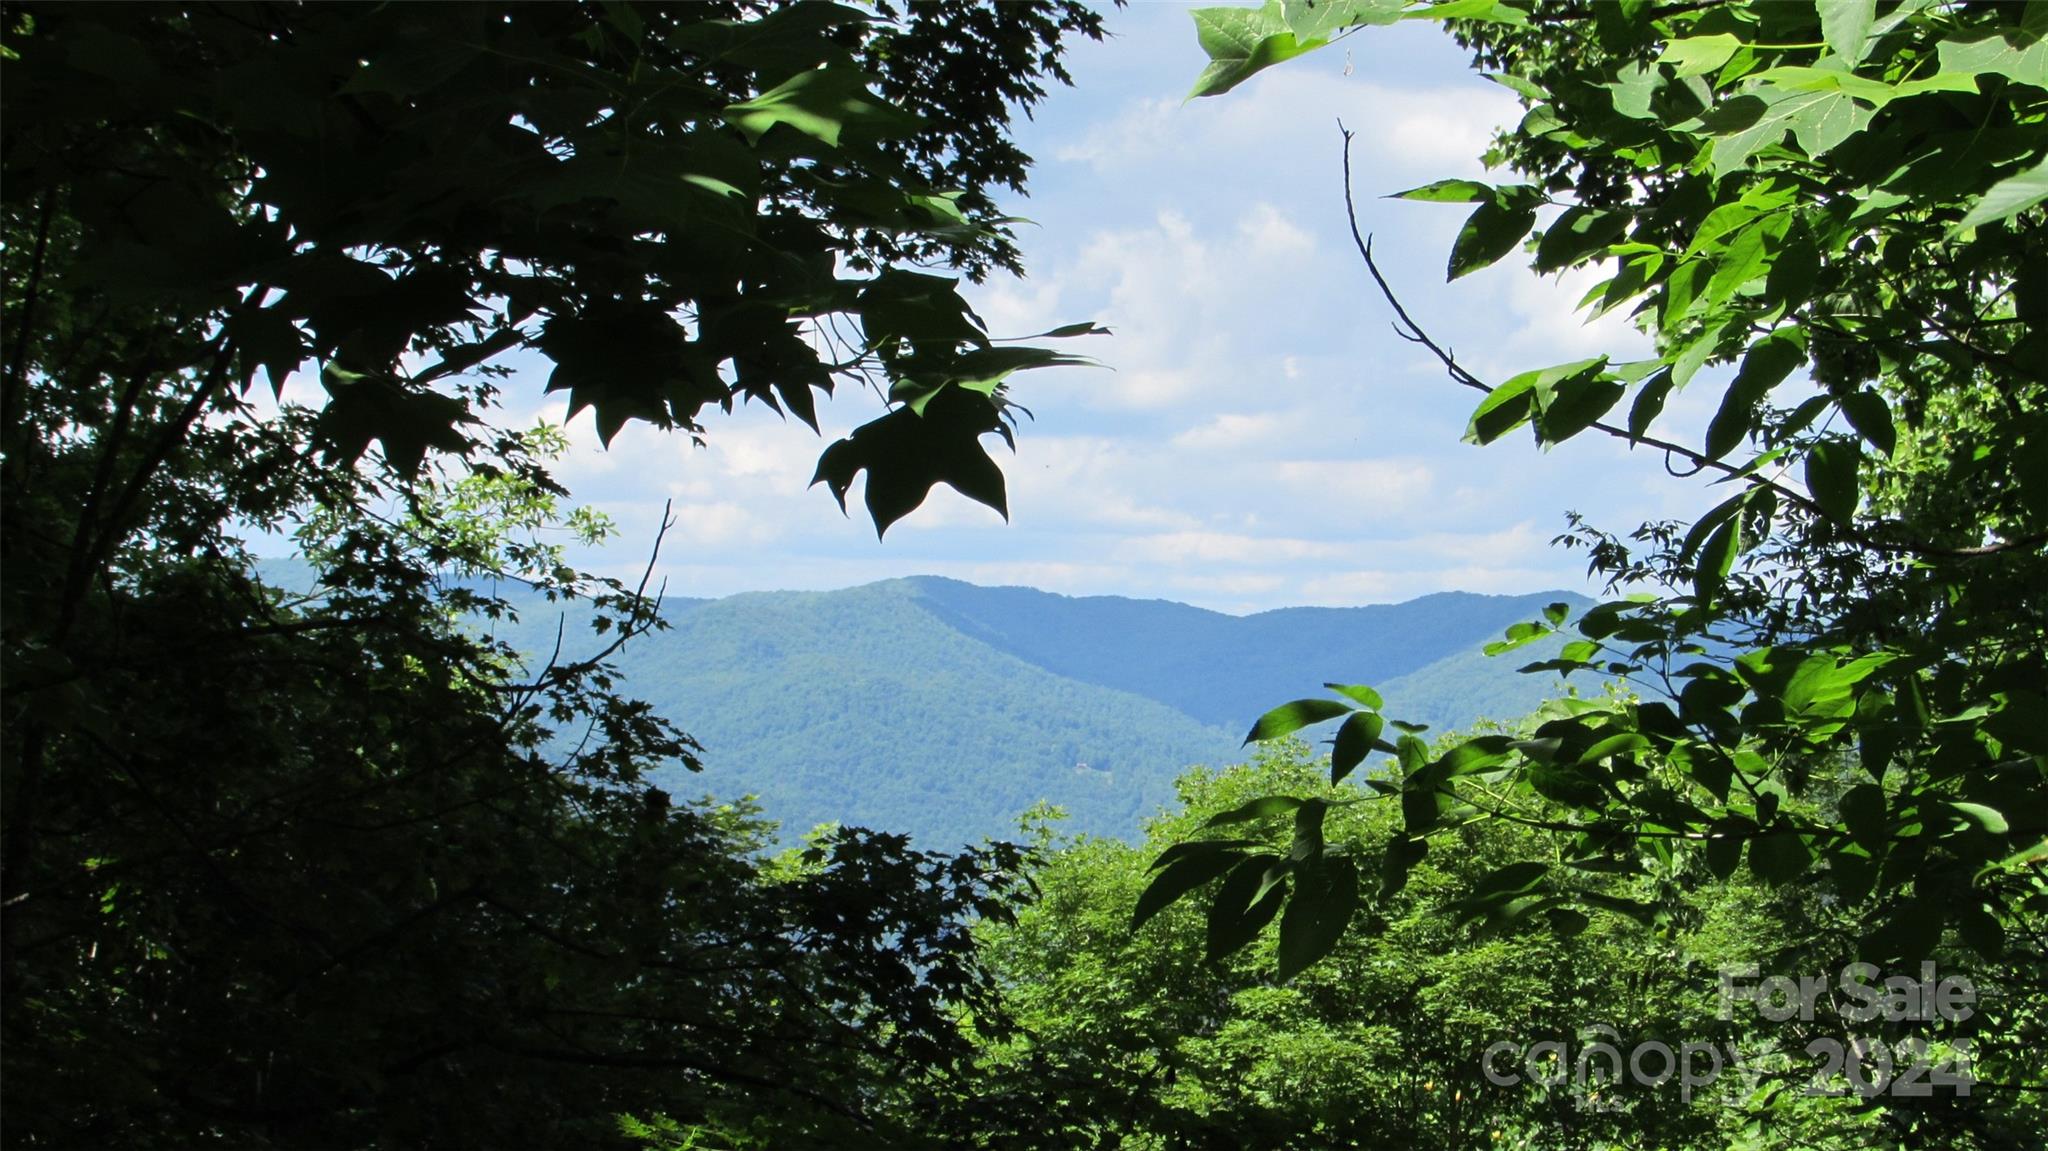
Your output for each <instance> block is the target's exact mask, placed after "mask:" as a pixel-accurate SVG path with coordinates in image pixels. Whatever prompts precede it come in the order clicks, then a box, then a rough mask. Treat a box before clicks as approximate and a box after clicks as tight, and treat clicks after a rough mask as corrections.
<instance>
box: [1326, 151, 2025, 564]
mask: <svg viewBox="0 0 2048 1151" xmlns="http://www.w3.org/2000/svg"><path fill="white" fill-rule="evenodd" d="M1337 130H1338V131H1339V132H1340V133H1342V134H1343V136H1344V214H1345V217H1346V219H1348V220H1349V222H1350V225H1351V242H1352V244H1353V245H1354V246H1355V247H1356V248H1357V249H1358V254H1359V256H1360V257H1361V258H1362V259H1364V261H1365V268H1366V271H1368V272H1370V273H1371V274H1372V279H1373V283H1374V284H1376V285H1378V286H1379V290H1380V295H1381V296H1383V297H1385V299H1386V301H1387V304H1388V305H1389V306H1390V307H1392V308H1393V309H1394V315H1395V316H1396V317H1397V321H1396V323H1395V325H1394V332H1395V334H1396V335H1398V336H1400V337H1401V338H1402V339H1404V340H1407V341H1408V342H1409V343H1412V344H1420V345H1422V346H1423V347H1425V348H1427V349H1429V352H1430V354H1431V355H1433V356H1435V357H1436V359H1437V361H1438V362H1439V363H1441V364H1443V366H1444V371H1445V372H1447V373H1448V374H1449V375H1450V377H1451V379H1452V380H1453V381H1455V382H1456V383H1459V384H1462V385H1464V386H1465V387H1468V388H1472V389H1474V390H1475V391H1478V392H1480V393H1482V394H1485V395H1491V394H1493V390H1494V389H1493V386H1492V385H1491V384H1488V383H1486V382H1485V381H1484V380H1481V379H1480V378H1479V377H1477V376H1475V375H1473V374H1472V373H1471V372H1469V371H1467V370H1466V369H1465V367H1464V365H1462V364H1460V363H1458V360H1457V357H1456V356H1455V355H1453V354H1452V353H1451V352H1450V351H1449V350H1447V349H1446V348H1445V347H1444V346H1443V345H1441V344H1439V343H1437V341H1436V340H1435V339H1434V338H1432V337H1431V336H1430V334H1429V333H1428V332H1427V331H1425V330H1423V327H1422V325H1420V324H1418V323H1416V322H1415V318H1414V317H1413V316H1411V315H1409V314H1408V309H1407V308H1406V307H1405V306H1403V305H1402V303H1401V300H1400V297H1398V296H1396V295H1395V294H1394V289H1393V287H1392V286H1391V285H1390V284H1388V283H1387V278H1386V276H1385V275H1384V274H1382V273H1381V272H1380V268H1379V264H1378V262H1376V261H1375V260H1374V259H1373V256H1372V240H1371V238H1370V237H1368V236H1366V235H1365V233H1364V232H1363V231H1362V230H1361V229H1360V228H1359V226H1358V208H1357V205H1356V201H1355V199H1354V198H1353V195H1352V191H1351V139H1352V136H1353V135H1354V133H1353V132H1352V131H1351V130H1350V129H1349V128H1346V127H1345V126H1344V123H1343V121H1341V120H1340V121H1338V123H1337ZM1587 426H1588V427H1590V428H1592V429H1593V430H1594V431H1598V432H1603V433H1605V434H1607V435H1610V436H1613V437H1614V438H1616V439H1620V440H1626V441H1628V442H1629V443H1630V444H1632V445H1633V444H1642V445H1644V446H1647V447H1652V448H1657V449H1660V450H1662V451H1663V452H1664V469H1665V470H1666V471H1667V472H1670V473H1671V474H1672V475H1674V476H1679V477H1680V478H1683V477H1686V476H1693V475H1698V474H1699V473H1700V472H1702V471H1715V472H1719V473H1721V474H1722V475H1724V476H1726V477H1727V478H1728V479H1731V480H1741V481H1743V482H1745V483H1747V484H1748V485H1750V486H1751V487H1761V488H1768V489H1770V490H1771V491H1773V492H1776V493H1777V494H1778V495H1779V496H1781V497H1783V498H1784V499H1786V500H1789V501H1791V502H1792V503H1795V504H1797V505H1799V506H1800V507H1803V508H1805V509H1806V510H1807V511H1808V512H1810V513H1812V514H1813V515H1814V516H1816V517H1818V518H1820V519H1824V520H1828V521H1829V522H1831V523H1834V524H1835V525H1836V527H1837V528H1839V529H1840V530H1841V531H1842V533H1843V535H1844V537H1845V538H1846V539H1848V540H1849V541H1850V542H1852V543H1854V544H1856V545H1857V546H1859V547H1863V548H1866V549H1869V550H1871V551H1876V552H1888V553H1894V554H1909V555H1922V556H1938V557H1942V558H1949V559H1967V558H1972V557H1976V556H1986V555H1995V554H1997V553H1999V552H2004V551H2015V550H2019V549H2024V548H2033V547H2039V546H2041V545H2042V544H2044V543H2048V532H2044V533H2039V534H2036V535H2032V536H2026V537H2023V538H2018V539H2010V540H2001V541H1999V542H1998V543H1994V544H1985V545H1982V546H1980V547H1945V546H1941V545H1938V544H1926V543H1892V542H1889V541H1885V540H1878V539H1873V538H1872V537H1870V536H1869V535H1868V534H1866V533H1863V532H1860V531H1858V530H1857V529H1856V528H1855V527H1854V526H1853V525H1850V524H1844V523H1841V522H1839V521H1836V520H1833V519H1832V517H1830V516H1828V515H1827V513H1826V512H1824V511H1823V510H1822V509H1821V507H1820V505H1819V504H1818V503H1817V502H1815V500H1814V499H1813V497H1812V496H1809V495H1807V494H1806V493H1805V492H1801V491H1799V490H1797V489H1795V488H1788V487H1786V486H1784V485H1783V484H1780V483H1777V482H1776V481H1774V480H1771V479H1767V478H1765V477H1762V476H1759V475H1756V474H1755V473H1754V472H1752V471H1751V470H1750V468H1749V467H1748V466H1743V467H1737V466H1736V465H1734V464H1730V463H1727V462H1725V461H1723V460H1718V459H1715V458H1713V457H1712V456H1708V455H1705V454H1704V453H1701V452H1698V451H1695V450H1693V449H1692V448H1688V447H1686V446H1685V445H1683V444H1678V443H1673V442H1671V441H1670V440H1665V439H1660V438H1658V437H1656V436H1646V435H1636V434H1635V433H1633V432H1631V431H1629V430H1628V429H1627V428H1623V427H1618V426H1616V425H1614V424H1610V423H1607V422H1605V421H1601V420H1595V421H1594V422H1593V423H1591V424H1589V425H1587ZM1673 458H1677V459H1682V460H1685V461H1686V462H1688V463H1690V464H1691V465H1692V469H1691V470H1690V471H1685V472H1681V471H1679V470H1677V469H1676V468H1674V467H1673V466H1672V464H1671V461H1672V459H1673Z"/></svg>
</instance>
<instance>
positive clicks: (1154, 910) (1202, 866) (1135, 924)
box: [1131, 851, 1244, 931]
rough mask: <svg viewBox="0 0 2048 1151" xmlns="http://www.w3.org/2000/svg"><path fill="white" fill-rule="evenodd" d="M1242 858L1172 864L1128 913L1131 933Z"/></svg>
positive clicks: (1225, 855)
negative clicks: (1129, 913) (1129, 914)
mask: <svg viewBox="0 0 2048 1151" xmlns="http://www.w3.org/2000/svg"><path fill="white" fill-rule="evenodd" d="M1243 858H1244V857H1243V856H1242V855H1240V854H1238V853H1236V852H1229V851H1216V852H1205V853H1203V854H1201V855H1194V856H1189V857H1187V858H1185V859H1181V860H1179V861H1177V862H1175V863H1174V864H1173V865H1172V866H1171V867H1168V868H1166V869H1165V870H1164V871H1161V872H1160V873H1159V875H1158V876H1157V877H1156V878H1155V879H1153V880H1152V884H1151V886H1149V887H1147V888H1146V889H1145V893H1144V894H1143V895H1140V896H1139V897H1138V905H1137V907H1136V908H1135V909H1134V910H1133V911H1132V912H1131V930H1132V931H1136V930H1137V929H1138V928H1140V927H1143V926H1145V921H1146V920H1149V919H1151V918H1152V917H1153V916H1155V915H1157V914H1159V913H1160V912H1162V911H1164V910H1166V908H1167V907H1168V906H1169V905H1170V904H1172V903H1173V901H1174V900H1176V899H1179V898H1180V897H1181V896H1183V895H1186V894H1187V893H1188V892H1190V891H1193V890H1194V889H1195V888H1197V887H1200V886H1202V885H1203V884H1205V883H1207V882H1209V881H1210V880H1212V879H1215V878H1216V877H1217V876H1220V875H1222V874H1224V873H1225V872H1227V871H1229V870H1230V869H1231V868H1233V867H1236V866H1237V864H1238V863H1239V861H1240V860H1242V859H1243Z"/></svg>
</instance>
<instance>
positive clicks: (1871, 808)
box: [1836, 783, 1885, 851]
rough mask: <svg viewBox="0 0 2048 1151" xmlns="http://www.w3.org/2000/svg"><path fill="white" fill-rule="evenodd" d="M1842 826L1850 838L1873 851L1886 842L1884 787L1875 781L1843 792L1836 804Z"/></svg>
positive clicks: (1860, 784)
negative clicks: (1846, 829)
mask: <svg viewBox="0 0 2048 1151" xmlns="http://www.w3.org/2000/svg"><path fill="white" fill-rule="evenodd" d="M1836 810H1837V811H1838V812H1840V814H1841V816H1842V826H1844V827H1846V828H1848V829H1849V838H1851V839H1853V840H1855V841H1856V842H1857V843H1860V844H1862V845H1863V846H1864V847H1866V848H1869V849H1871V850H1873V851H1875V850H1877V849H1879V848H1880V847H1882V846H1883V844H1884V842H1885V817H1884V812H1885V801H1884V789H1883V788H1881V787H1879V786H1877V785H1876V784H1873V783H1859V784H1857V785H1856V786H1855V787H1852V788H1850V789H1849V790H1848V791H1846V792H1844V793H1843V794H1842V798H1841V800H1840V801H1839V802H1838V803H1837V804H1836Z"/></svg>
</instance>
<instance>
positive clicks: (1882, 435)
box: [1837, 392, 1899, 456]
mask: <svg viewBox="0 0 2048 1151" xmlns="http://www.w3.org/2000/svg"><path fill="white" fill-rule="evenodd" d="M1837 402H1838V403H1839V404H1840V405H1841V408H1842V414H1843V415H1844V416H1847V417H1848V418H1849V426H1850V427H1853V428H1855V429H1856V431H1857V432H1858V433H1859V434H1861V435H1862V436H1863V438H1864V439H1866V440H1868V441H1870V446H1871V447H1874V448H1876V449H1877V450H1878V451H1880V452H1883V453H1884V454H1885V455H1886V456H1890V455H1891V454H1892V449H1893V448H1894V447H1896V446H1898V440H1899V432H1898V428H1897V427H1896V426H1895V425H1894V424H1893V423H1892V409H1891V405H1889V404H1887V403H1885V400H1884V397H1883V396H1881V395H1878V394H1877V393H1876V392H1852V393H1850V394H1849V395H1846V396H1843V397H1841V399H1840V400H1838V401H1837Z"/></svg>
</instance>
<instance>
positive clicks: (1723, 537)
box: [1692, 517, 1742, 601]
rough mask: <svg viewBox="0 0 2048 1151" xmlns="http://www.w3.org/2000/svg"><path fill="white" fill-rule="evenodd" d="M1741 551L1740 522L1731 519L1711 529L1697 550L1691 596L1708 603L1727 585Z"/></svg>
mask: <svg viewBox="0 0 2048 1151" xmlns="http://www.w3.org/2000/svg"><path fill="white" fill-rule="evenodd" d="M1741 550H1742V521H1741V519H1740V518H1739V517H1730V518H1729V519H1727V520H1725V521H1723V522H1722V524H1721V526H1720V527H1717V528H1715V529H1714V534H1712V535H1710V536H1708V537H1707V543H1706V546H1705V547H1703V548H1701V549H1700V558H1699V562H1698V563H1697V564H1695V565H1694V566H1693V573H1692V585H1693V594H1695V595H1697V596H1698V597H1699V598H1700V599H1701V600H1702V601H1710V600H1712V599H1713V598H1714V597H1715V596H1716V595H1718V594H1719V593H1720V591H1721V587H1722V585H1723V584H1725V583H1727V582H1728V573H1729V572H1731V571H1733V570H1734V568H1735V557H1736V556H1737V555H1738V554H1739V553H1740V552H1741Z"/></svg>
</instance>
